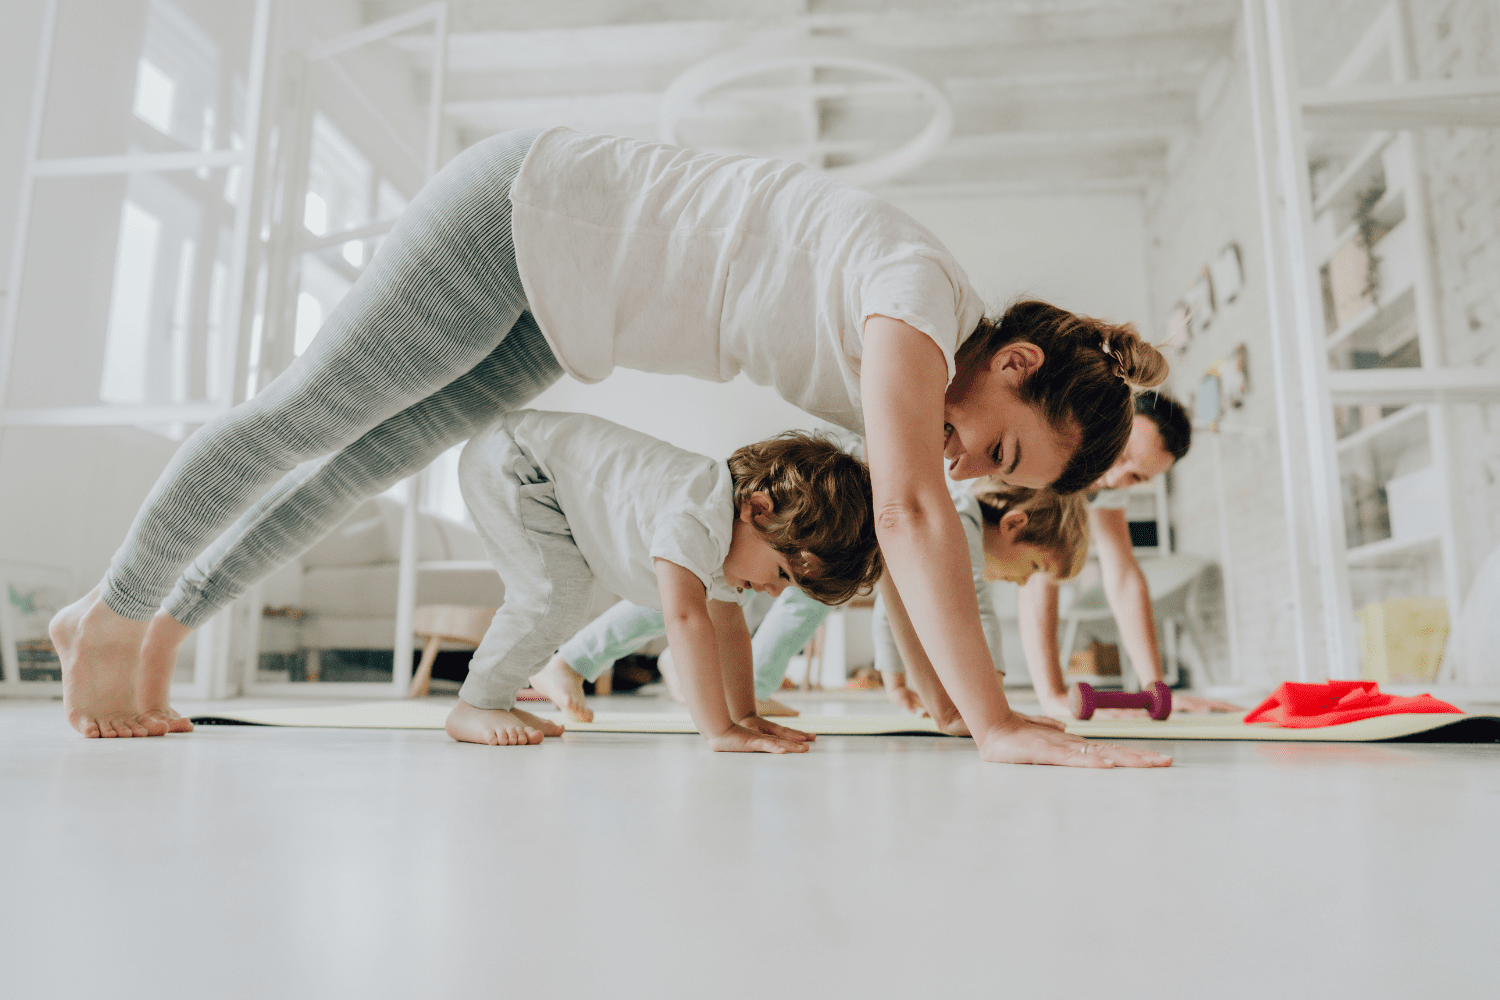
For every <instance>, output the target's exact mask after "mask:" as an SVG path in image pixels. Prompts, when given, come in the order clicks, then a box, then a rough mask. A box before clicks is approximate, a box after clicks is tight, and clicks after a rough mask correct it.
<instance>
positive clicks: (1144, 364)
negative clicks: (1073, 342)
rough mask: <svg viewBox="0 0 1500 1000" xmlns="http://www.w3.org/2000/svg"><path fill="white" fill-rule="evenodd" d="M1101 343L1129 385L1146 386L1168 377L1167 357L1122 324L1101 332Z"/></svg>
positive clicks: (1116, 369)
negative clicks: (1102, 333)
mask: <svg viewBox="0 0 1500 1000" xmlns="http://www.w3.org/2000/svg"><path fill="white" fill-rule="evenodd" d="M1102 341H1103V343H1102V344H1101V346H1102V347H1103V348H1104V350H1105V353H1107V354H1108V355H1109V356H1110V357H1111V358H1112V359H1113V360H1114V363H1115V371H1116V372H1117V373H1118V374H1119V376H1120V377H1121V378H1122V379H1124V380H1125V381H1126V382H1128V383H1129V384H1130V385H1133V386H1136V387H1137V388H1141V389H1149V388H1151V387H1152V386H1153V385H1161V384H1162V383H1163V382H1165V381H1166V380H1167V373H1168V370H1169V369H1168V365H1167V359H1166V358H1165V357H1163V356H1162V353H1161V352H1160V351H1158V350H1157V349H1156V348H1154V347H1152V346H1151V345H1150V344H1148V343H1146V342H1145V341H1144V340H1142V339H1141V335H1140V334H1139V333H1137V332H1136V330H1135V327H1133V326H1130V325H1129V324H1125V325H1122V326H1115V327H1111V328H1110V329H1109V330H1108V331H1107V332H1105V333H1104V335H1103V338H1102Z"/></svg>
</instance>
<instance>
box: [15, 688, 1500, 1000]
mask: <svg viewBox="0 0 1500 1000" xmlns="http://www.w3.org/2000/svg"><path fill="white" fill-rule="evenodd" d="M789 700H793V701H797V702H798V703H800V704H801V705H803V707H813V708H814V710H816V711H818V712H826V711H829V710H846V711H869V712H883V711H885V710H886V706H885V705H884V703H883V701H880V700H879V699H878V696H877V697H851V696H843V697H838V698H831V697H830V696H816V695H808V696H797V695H793V696H792V697H791V699H789ZM612 701H613V704H611V705H610V706H609V707H613V708H617V709H629V710H640V709H642V708H645V707H648V706H649V705H650V704H651V701H650V700H649V699H643V698H640V697H628V696H627V697H621V698H616V699H613V700H612ZM1153 746H1157V747H1158V748H1160V749H1166V750H1169V751H1170V752H1172V753H1174V754H1176V758H1177V764H1176V766H1175V767H1172V768H1170V769H1167V770H1157V771H1134V772H1132V771H1114V772H1108V771H1098V772H1087V771H1071V770H1065V769H1059V768H1036V767H1004V766H997V765H986V764H982V763H980V761H979V760H978V759H977V757H976V756H975V754H974V752H973V749H972V746H971V745H970V744H969V743H968V741H965V740H953V739H939V738H921V737H885V738H874V737H845V738H828V737H825V738H823V739H820V740H819V741H818V745H817V747H816V749H815V750H814V751H813V752H812V753H810V754H807V755H801V756H797V757H769V756H763V755H754V756H751V755H731V754H712V753H709V752H708V751H707V750H705V749H704V748H703V746H702V744H701V743H700V742H699V740H698V738H697V737H687V736H644V735H642V736H637V735H604V734H597V735H585V734H580V735H573V736H568V737H565V738H563V739H560V740H548V741H546V743H545V744H544V745H542V746H541V747H534V748H489V747H478V746H469V745H459V744H456V743H453V742H450V741H449V740H448V739H447V737H446V736H444V735H443V734H442V733H440V732H393V731H374V732H372V731H348V730H306V729H303V730H296V729H269V728H242V727H200V728H199V730H198V732H196V733H193V734H191V735H184V736H173V737H167V738H163V739H147V740H119V741H114V740H111V741H89V740H84V739H82V738H80V737H78V736H76V735H74V734H73V733H72V731H71V730H69V729H68V728H67V727H66V726H65V724H64V723H63V720H62V717H61V710H60V704H59V703H57V702H17V701H11V702H5V701H0V754H3V756H0V852H3V853H0V859H3V860H0V994H3V995H4V996H5V997H7V998H16V1000H31V998H51V997H74V996H85V995H99V996H106V997H111V998H134V997H155V996H161V995H169V994H185V995H190V996H204V997H215V998H217V997H225V998H239V997H255V998H262V997H266V998H270V997H274V998H286V997H318V998H338V997H360V998H374V997H413V998H417V997H458V996H464V997H489V996H496V997H514V996H518V995H521V994H520V993H518V991H522V990H524V991H526V992H527V993H528V994H532V995H546V996H555V997H610V998H615V997H652V998H675V997H689V996H691V997H705V998H730V997H733V998H738V997H752V996H753V997H777V996H787V997H797V998H814V997H838V998H842V997H866V996H869V997H886V996H894V997H907V998H925V997H935V996H951V997H967V996H1006V997H1012V996H1014V997H1027V996H1037V997H1041V996H1095V997H1137V996H1139V997H1148V996H1149V997H1265V996H1271V997H1320V998H1321V997H1434V996H1442V995H1445V994H1446V993H1447V992H1448V991H1449V990H1453V991H1454V995H1491V996H1493V995H1500V992H1497V991H1500V974H1497V961H1496V959H1495V957H1494V956H1495V955H1496V954H1497V951H1496V942H1497V939H1500V919H1497V917H1496V900H1497V899H1500V891H1497V890H1500V874H1497V873H1500V836H1497V832H1500V746H1497V745H1486V746H1452V745H1425V746H1424V745H1418V744H1399V745H1398V744H1385V745H1372V744H1366V745H1337V744H1321V745H1320V744H1301V745H1289V744H1270V743H1260V744H1255V743H1239V744H1231V743H1194V742H1180V743H1176V744H1167V743H1155V744H1153Z"/></svg>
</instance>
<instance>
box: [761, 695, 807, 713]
mask: <svg viewBox="0 0 1500 1000" xmlns="http://www.w3.org/2000/svg"><path fill="white" fill-rule="evenodd" d="M755 714H756V715H760V716H767V715H801V714H802V713H801V712H799V711H797V710H796V709H795V708H793V707H792V706H790V705H783V704H782V703H781V702H779V701H777V700H776V699H775V698H757V699H755Z"/></svg>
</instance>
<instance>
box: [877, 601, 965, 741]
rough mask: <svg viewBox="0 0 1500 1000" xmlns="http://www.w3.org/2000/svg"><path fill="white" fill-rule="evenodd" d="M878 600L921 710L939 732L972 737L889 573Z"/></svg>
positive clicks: (907, 682) (907, 681) (907, 679)
mask: <svg viewBox="0 0 1500 1000" xmlns="http://www.w3.org/2000/svg"><path fill="white" fill-rule="evenodd" d="M880 599H881V603H882V604H883V605H884V608H885V619H886V624H887V625H888V626H889V627H890V630H891V639H892V640H894V641H895V643H896V652H898V653H899V654H901V663H902V665H903V666H904V667H906V686H907V687H908V688H910V689H911V690H912V691H913V692H915V693H916V696H917V698H918V700H919V701H920V702H921V703H922V707H923V708H924V709H926V710H927V714H928V715H930V716H932V721H933V722H935V723H936V724H937V727H938V729H940V730H942V731H943V732H945V733H948V734H950V735H952V736H969V735H971V734H970V732H969V729H968V727H967V726H965V725H964V720H963V718H962V717H961V716H960V715H959V711H958V707H957V706H956V705H954V704H953V699H952V698H949V697H948V692H947V691H945V690H944V689H943V684H942V681H940V680H938V675H937V671H935V670H934V669H933V668H932V661H931V660H929V659H928V658H927V653H926V652H925V651H924V650H923V649H922V643H921V641H920V640H919V639H918V638H917V633H916V629H914V628H913V627H912V623H911V616H910V615H908V614H907V613H906V607H905V605H904V604H903V603H902V601H901V594H900V593H899V592H898V591H897V590H896V588H895V587H894V586H892V584H891V582H890V574H889V573H887V574H886V575H885V576H883V577H881V578H880Z"/></svg>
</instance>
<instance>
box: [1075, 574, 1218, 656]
mask: <svg viewBox="0 0 1500 1000" xmlns="http://www.w3.org/2000/svg"><path fill="white" fill-rule="evenodd" d="M1140 565H1141V572H1142V573H1144V574H1145V576H1146V589H1147V590H1148V591H1149V592H1150V594H1151V613H1152V615H1153V616H1155V618H1156V631H1157V641H1158V642H1159V643H1160V644H1161V646H1162V651H1163V655H1162V659H1163V661H1164V668H1165V671H1166V673H1167V678H1168V681H1169V682H1174V681H1175V680H1176V677H1177V641H1176V632H1175V631H1171V630H1166V626H1167V625H1169V624H1170V625H1172V626H1174V627H1175V626H1181V627H1183V628H1185V629H1186V630H1187V633H1188V635H1189V636H1190V637H1191V638H1192V640H1193V647H1194V649H1195V650H1196V651H1197V653H1198V658H1199V661H1200V664H1201V665H1202V667H1203V669H1204V672H1205V673H1207V668H1208V664H1207V656H1206V655H1205V653H1204V649H1205V645H1204V641H1203V638H1202V634H1201V631H1200V629H1199V627H1198V613H1197V610H1198V609H1197V601H1198V591H1199V588H1200V587H1201V585H1202V581H1203V578H1204V573H1205V571H1206V570H1207V569H1208V568H1209V566H1210V565H1211V564H1210V563H1209V561H1208V560H1207V559H1204V558H1202V557H1201V556H1194V555H1188V554H1186V553H1181V552H1175V553H1172V554H1170V555H1164V556H1157V557H1154V558H1147V559H1142V560H1141V564H1140ZM1061 617H1062V619H1063V627H1064V629H1065V631H1064V638H1063V643H1062V650H1061V653H1062V662H1063V663H1067V662H1068V661H1069V660H1070V659H1071V658H1072V655H1073V647H1074V645H1075V644H1076V643H1077V641H1078V631H1079V628H1080V626H1083V625H1088V626H1089V631H1090V632H1091V633H1092V632H1098V631H1101V630H1107V631H1109V632H1110V633H1112V634H1114V635H1116V636H1117V635H1118V634H1119V631H1118V628H1117V627H1116V625H1115V620H1114V612H1112V611H1110V609H1109V601H1108V599H1107V598H1106V597H1105V596H1104V586H1103V584H1097V585H1095V586H1093V587H1091V588H1089V589H1088V590H1085V591H1083V592H1081V593H1079V594H1077V595H1076V596H1075V597H1074V598H1073V602H1072V604H1070V605H1069V606H1068V609H1067V610H1066V611H1065V612H1064V613H1063V614H1062V616H1061ZM1122 666H1123V665H1122ZM1125 674H1126V671H1125V670H1123V669H1122V670H1121V675H1122V679H1123V677H1124V675H1125ZM1208 679H1209V678H1208V677H1206V676H1205V677H1203V678H1202V681H1204V682H1206V681H1207V680H1208Z"/></svg>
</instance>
